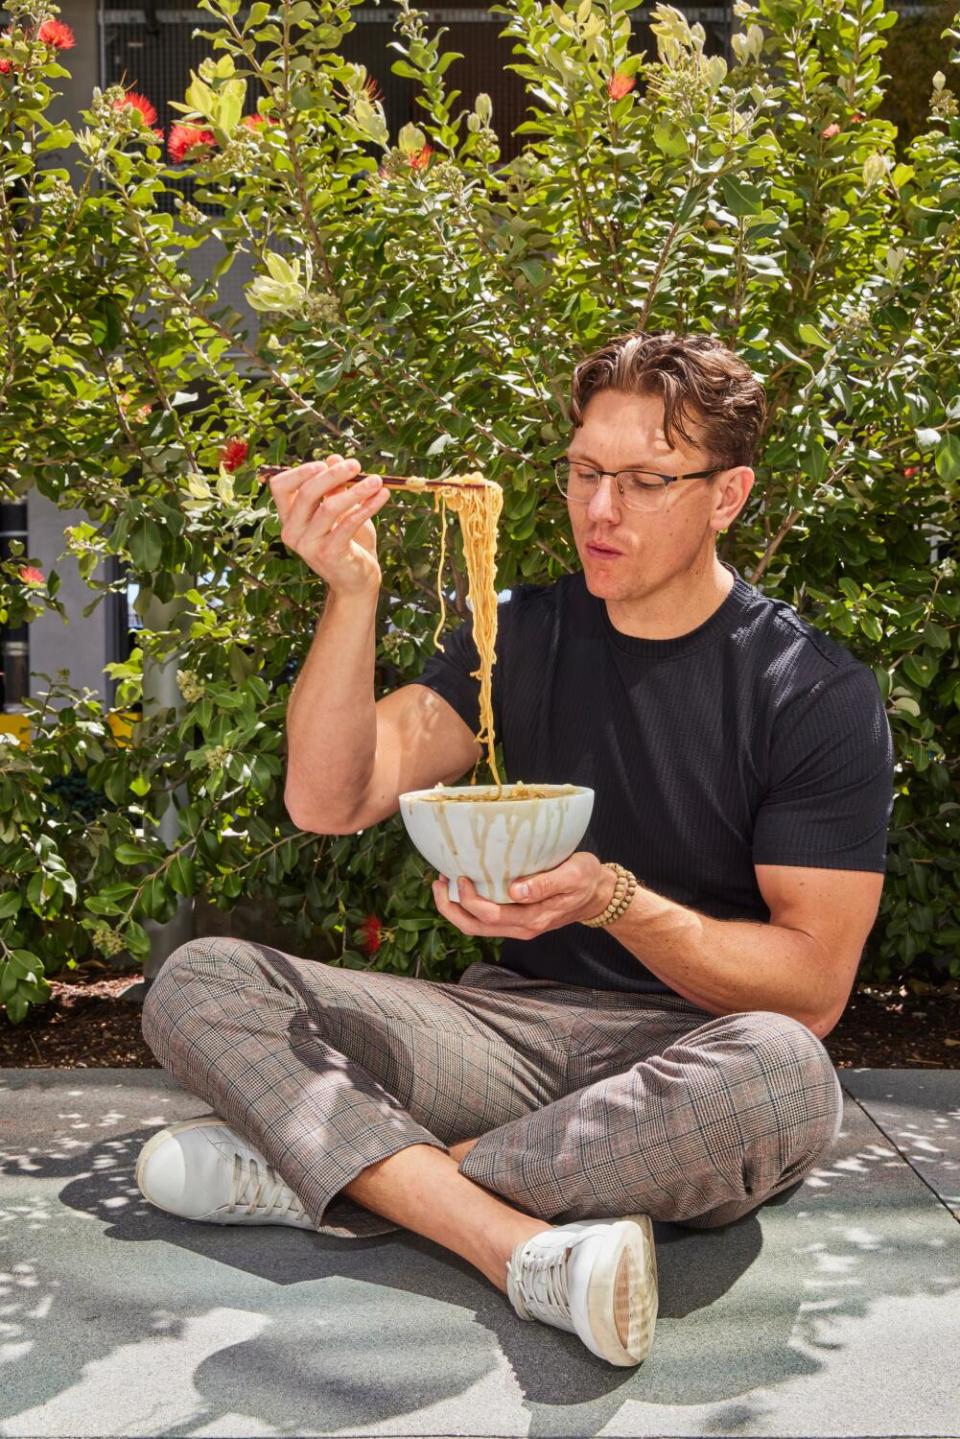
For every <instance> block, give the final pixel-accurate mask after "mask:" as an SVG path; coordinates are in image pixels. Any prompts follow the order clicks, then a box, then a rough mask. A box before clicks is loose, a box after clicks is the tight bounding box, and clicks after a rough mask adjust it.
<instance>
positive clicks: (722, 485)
mask: <svg viewBox="0 0 960 1439" xmlns="http://www.w3.org/2000/svg"><path fill="white" fill-rule="evenodd" d="M755 478H756V476H755V475H754V473H753V470H752V469H751V468H750V466H749V465H738V466H737V468H736V469H735V470H731V471H730V473H729V475H725V476H724V477H723V479H721V480H718V481H717V504H716V509H715V510H714V512H713V522H714V529H716V530H719V531H723V530H728V529H729V528H730V526H731V525H732V524H733V522H734V520H735V519H736V518H737V516H738V515H739V513H740V511H741V510H742V509H743V507H744V505H745V504H746V503H747V498H748V496H749V494H750V491H751V490H752V489H753V482H754V480H755Z"/></svg>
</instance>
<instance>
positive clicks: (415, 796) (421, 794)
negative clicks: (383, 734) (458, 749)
mask: <svg viewBox="0 0 960 1439" xmlns="http://www.w3.org/2000/svg"><path fill="white" fill-rule="evenodd" d="M516 783H517V784H520V783H524V784H526V781H520V780H518V781H516ZM534 784H536V785H537V787H538V788H543V789H547V788H553V789H563V788H564V787H565V786H566V785H567V784H570V785H572V786H573V790H574V793H573V794H547V795H538V796H537V799H538V800H539V801H540V803H541V804H550V803H552V801H554V800H558V799H576V798H578V797H579V796H581V795H589V796H590V798H591V799H593V798H595V797H596V795H595V791H594V790H593V789H592V788H591V787H590V785H586V784H573V781H572V780H569V781H568V780H564V781H563V782H562V783H558V784H556V785H551V784H550V783H549V782H545V783H543V784H541V783H540V781H534V780H531V781H530V786H531V787H532V786H533V785H534ZM446 788H447V789H456V790H463V789H475V790H477V791H479V792H481V793H482V792H483V791H484V790H486V791H487V792H489V791H490V790H495V789H496V788H497V786H496V785H495V784H478V785H447V786H446ZM428 797H429V798H431V799H434V800H435V799H436V786H433V787H431V788H428V789H408V790H406V791H405V792H404V793H403V794H401V795H398V796H397V798H398V800H399V801H400V802H401V803H402V802H403V800H411V801H413V800H422V799H425V798H428ZM461 803H462V801H461ZM486 803H487V804H494V805H496V806H500V805H508V804H510V805H512V804H529V803H530V801H529V800H525V799H495V800H487V801H486Z"/></svg>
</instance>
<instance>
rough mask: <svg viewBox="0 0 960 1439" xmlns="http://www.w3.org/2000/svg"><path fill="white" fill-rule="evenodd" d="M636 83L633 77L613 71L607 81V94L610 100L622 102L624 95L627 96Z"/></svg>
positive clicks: (635, 78)
mask: <svg viewBox="0 0 960 1439" xmlns="http://www.w3.org/2000/svg"><path fill="white" fill-rule="evenodd" d="M636 83H637V77H636V76H635V75H625V74H624V72H623V71H622V70H615V71H614V73H613V74H612V75H611V76H610V79H609V80H608V81H607V94H608V95H609V96H610V99H611V100H622V99H623V97H624V95H629V94H630V91H631V90H632V89H633V87H634V85H636Z"/></svg>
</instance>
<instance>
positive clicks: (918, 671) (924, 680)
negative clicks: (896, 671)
mask: <svg viewBox="0 0 960 1439" xmlns="http://www.w3.org/2000/svg"><path fill="white" fill-rule="evenodd" d="M903 672H904V674H905V675H906V676H907V677H908V678H909V679H911V680H912V681H913V683H914V684H915V685H919V686H920V688H921V689H926V688H927V686H928V685H929V684H930V683H931V682H932V681H933V680H934V679H935V678H936V675H937V664H936V662H935V661H934V660H930V659H928V658H927V657H926V656H925V655H907V656H906V657H905V659H904V661H903Z"/></svg>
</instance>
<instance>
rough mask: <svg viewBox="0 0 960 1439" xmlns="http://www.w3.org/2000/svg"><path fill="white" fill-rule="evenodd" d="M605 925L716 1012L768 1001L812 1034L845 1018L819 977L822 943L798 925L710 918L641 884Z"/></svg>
mask: <svg viewBox="0 0 960 1439" xmlns="http://www.w3.org/2000/svg"><path fill="white" fill-rule="evenodd" d="M611 893H612V884H611ZM601 898H602V896H601ZM609 898H610V895H609V894H608V895H607V900H609ZM605 902H606V901H605ZM598 903H599V900H598ZM606 928H607V932H608V933H609V934H612V935H613V937H614V939H618V940H619V941H620V943H621V944H622V945H623V946H624V947H625V948H626V949H628V950H629V951H630V953H631V954H632V955H633V956H634V957H635V958H636V959H639V960H640V961H641V963H643V964H645V965H646V967H647V969H649V970H650V971H651V972H652V973H653V974H655V975H656V976H657V978H658V979H662V980H663V982H664V984H668V985H669V986H670V988H671V989H673V990H675V991H676V992H677V993H678V994H682V995H683V997H684V998H685V999H689V1000H690V1002H691V1003H692V1004H696V1005H699V1006H700V1008H701V1009H705V1010H707V1011H708V1012H709V1013H710V1014H736V1013H739V1012H741V1011H744V1010H750V1009H769V1010H774V1011H775V1012H776V1013H778V1014H787V1015H790V1016H791V1018H793V1019H798V1020H800V1022H801V1023H802V1024H805V1025H807V1027H808V1028H809V1029H812V1030H813V1032H814V1034H826V1033H828V1032H829V1030H830V1029H832V1028H833V1025H834V1024H835V1023H836V1021H837V1018H839V1016H838V1015H837V1014H836V1012H835V1009H832V1008H831V1006H833V1005H835V994H834V992H833V991H832V990H831V989H830V988H829V987H828V985H827V983H826V980H824V982H823V983H822V984H821V985H818V984H817V982H816V978H815V976H816V974H817V973H818V970H821V969H822V966H821V956H820V955H819V953H818V947H817V945H816V943H815V941H814V940H813V939H811V937H810V936H809V935H807V934H802V933H801V932H800V931H799V930H795V929H785V928H783V927H782V926H780V925H774V924H764V923H754V922H753V921H750V920H732V919H712V918H710V917H709V916H708V915H704V914H698V913H697V911H696V910H692V909H686V908H685V907H684V906H683V905H681V904H675V903H674V901H673V900H671V899H665V898H664V897H663V896H662V895H659V894H654V893H653V891H652V890H649V889H644V888H643V887H642V886H641V888H639V889H638V890H637V892H636V894H635V895H634V897H633V900H632V901H631V904H630V906H629V908H628V909H627V910H626V911H625V913H624V914H622V915H621V916H620V918H619V919H617V920H614V922H613V924H610V925H607V927H606Z"/></svg>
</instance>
